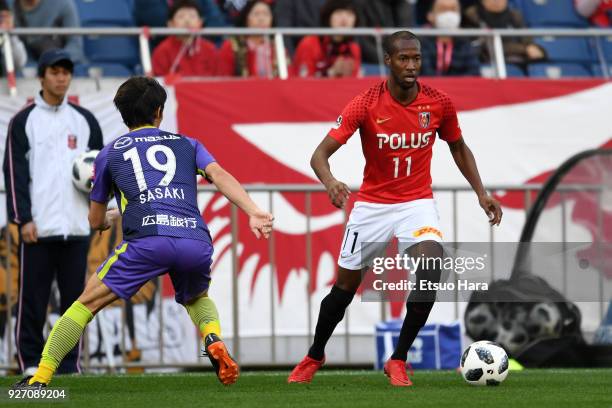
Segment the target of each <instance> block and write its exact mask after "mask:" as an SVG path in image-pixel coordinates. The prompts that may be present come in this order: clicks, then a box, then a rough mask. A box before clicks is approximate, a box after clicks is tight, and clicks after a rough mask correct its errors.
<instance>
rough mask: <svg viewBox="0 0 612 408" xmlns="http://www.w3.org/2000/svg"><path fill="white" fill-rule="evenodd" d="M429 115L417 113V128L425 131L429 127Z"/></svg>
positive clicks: (427, 113)
mask: <svg viewBox="0 0 612 408" xmlns="http://www.w3.org/2000/svg"><path fill="white" fill-rule="evenodd" d="M430 117H431V114H430V113H429V112H419V126H421V127H422V128H423V129H427V128H428V127H429V119H430Z"/></svg>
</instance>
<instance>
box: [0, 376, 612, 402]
mask: <svg viewBox="0 0 612 408" xmlns="http://www.w3.org/2000/svg"><path fill="white" fill-rule="evenodd" d="M287 374H288V372H261V371H254V372H244V373H242V375H241V377H240V378H239V380H238V383H236V384H234V385H233V386H230V387H224V386H222V385H221V384H220V383H219V382H218V381H217V378H216V377H215V376H214V374H213V373H210V372H209V373H197V374H193V373H189V374H164V375H157V374H147V375H116V376H106V375H105V376H79V377H71V376H68V377H66V376H64V377H57V378H56V379H54V381H53V383H52V386H53V387H65V388H67V389H68V392H69V400H68V401H63V402H59V401H58V402H55V403H53V404H51V405H50V404H48V403H47V404H44V405H43V404H39V403H31V402H27V403H26V402H20V403H10V402H9V401H7V397H6V393H7V387H8V386H9V385H10V384H12V383H14V382H15V381H17V380H18V378H17V377H5V378H4V379H3V380H2V384H1V385H0V387H2V392H3V393H4V394H5V395H3V396H2V398H0V400H1V401H0V402H1V403H0V405H1V406H3V407H4V406H7V407H8V406H16V407H24V406H52V407H53V406H55V407H85V408H95V407H103V408H111V407H113V408H114V407H129V408H138V407H146V408H154V407H172V408H178V407H224V408H230V407H265V408H272V407H326V408H329V407H350V408H356V407H368V408H378V407H380V408H382V407H398V408H408V407H415V408H426V407H436V408H441V407H453V408H458V407H461V408H463V407H466V408H468V407H469V408H476V407H487V408H491V407H493V408H502V407H513V408H515V407H538V408H544V407H553V408H562V407H571V408H578V407H589V408H596V407H605V408H612V369H588V370H587V369H585V370H579V369H578V370H543V369H542V370H525V371H521V372H510V374H509V375H508V378H507V379H506V381H505V382H504V383H503V384H502V385H500V386H498V387H475V386H471V385H468V384H466V383H465V382H464V381H463V379H462V378H461V376H460V374H458V373H456V372H452V371H417V372H416V374H415V376H414V383H415V385H414V386H413V387H407V388H397V387H392V386H390V385H389V384H388V382H387V378H386V377H385V376H384V375H383V374H382V372H374V371H348V370H343V371H337V370H322V371H321V372H319V373H318V374H317V376H316V377H315V380H314V382H313V383H312V384H291V385H289V384H287V383H286V380H287Z"/></svg>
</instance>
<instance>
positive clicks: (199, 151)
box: [192, 139, 216, 179]
mask: <svg viewBox="0 0 612 408" xmlns="http://www.w3.org/2000/svg"><path fill="white" fill-rule="evenodd" d="M192 143H193V144H194V147H195V154H196V172H197V173H198V174H200V175H201V176H202V177H204V178H206V179H208V177H206V171H205V170H206V167H207V166H208V165H209V164H210V163H214V162H216V160H215V158H214V157H213V156H212V154H210V153H209V152H208V150H206V148H205V147H204V145H203V144H202V143H200V142H198V141H197V140H193V139H192Z"/></svg>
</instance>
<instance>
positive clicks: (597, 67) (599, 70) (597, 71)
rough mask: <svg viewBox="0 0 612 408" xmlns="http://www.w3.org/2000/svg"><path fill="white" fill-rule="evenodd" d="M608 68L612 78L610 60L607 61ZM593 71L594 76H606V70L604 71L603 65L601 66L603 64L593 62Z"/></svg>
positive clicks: (609, 75) (609, 76) (611, 62)
mask: <svg viewBox="0 0 612 408" xmlns="http://www.w3.org/2000/svg"><path fill="white" fill-rule="evenodd" d="M607 65H608V66H607V68H608V78H612V61H608V62H607ZM591 71H592V72H593V76H596V77H603V76H604V74H603V73H604V71H603V67H602V66H601V64H593V65H592V66H591Z"/></svg>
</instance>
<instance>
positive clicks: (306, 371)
mask: <svg viewBox="0 0 612 408" xmlns="http://www.w3.org/2000/svg"><path fill="white" fill-rule="evenodd" d="M324 362H325V357H323V360H321V361H319V360H315V359H314V358H310V357H308V356H306V357H304V358H303V359H302V361H300V363H299V364H298V365H296V366H295V368H294V369H293V371H291V374H289V378H288V379H287V382H289V383H310V382H311V381H312V377H314V375H315V374H316V373H317V371H318V370H319V368H321V366H322V365H323V363H324Z"/></svg>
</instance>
